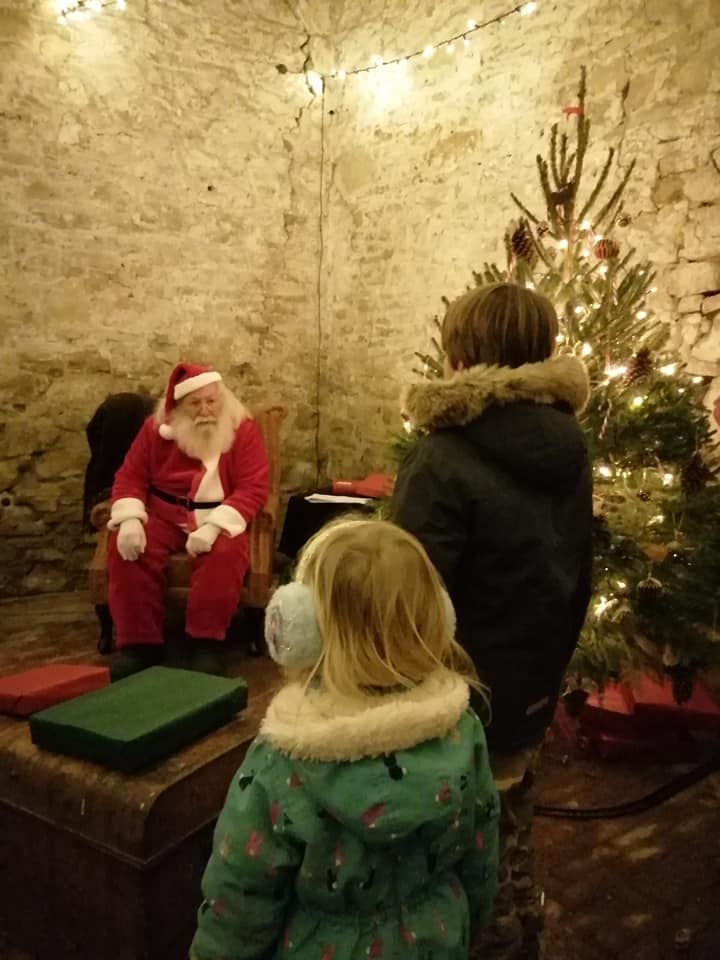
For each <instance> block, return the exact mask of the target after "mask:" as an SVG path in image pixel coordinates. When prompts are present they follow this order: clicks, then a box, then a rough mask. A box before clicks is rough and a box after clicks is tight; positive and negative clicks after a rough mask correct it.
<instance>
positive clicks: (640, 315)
mask: <svg viewBox="0 0 720 960" xmlns="http://www.w3.org/2000/svg"><path fill="white" fill-rule="evenodd" d="M647 315H648V312H647V310H638V312H637V313H636V314H635V316H636V317H637V318H638V320H644V319H645V317H647Z"/></svg>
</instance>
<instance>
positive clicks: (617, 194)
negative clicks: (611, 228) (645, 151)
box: [597, 159, 635, 226]
mask: <svg viewBox="0 0 720 960" xmlns="http://www.w3.org/2000/svg"><path fill="white" fill-rule="evenodd" d="M634 169H635V160H634V159H633V160H631V162H630V164H629V165H628V168H627V170H626V171H625V175H624V176H623V178H622V180H621V181H620V183H619V184H618V185H617V187H616V188H615V191H614V192H613V194H612V196H611V197H610V199H609V200H608V202H607V203H606V204H605V206H604V207H603V208H602V210H601V211H600V213H599V214H598V218H597V222H598V226H602V224H603V223H604V222H605V219H606V217H607V215H608V213H610V211H611V210H612V209H613V208H614V207H615V205H616V204H617V203H618V201H619V200H620V199H621V198H622V195H623V194H624V193H625V187H626V186H627V183H628V180H629V179H630V177H631V175H632V172H633V170H634Z"/></svg>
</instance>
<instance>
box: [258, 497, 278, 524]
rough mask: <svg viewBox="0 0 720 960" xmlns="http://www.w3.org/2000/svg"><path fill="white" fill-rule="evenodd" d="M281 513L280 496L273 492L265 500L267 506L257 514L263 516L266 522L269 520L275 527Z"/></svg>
mask: <svg viewBox="0 0 720 960" xmlns="http://www.w3.org/2000/svg"><path fill="white" fill-rule="evenodd" d="M279 513H280V497H279V496H278V495H277V494H276V493H271V494H269V495H268V498H267V500H266V501H265V506H264V507H263V508H262V510H259V511H258V512H257V514H256V516H257V517H262V519H263V520H264V521H265V522H267V521H269V522H270V526H272V527H275V526H277V518H278V515H279Z"/></svg>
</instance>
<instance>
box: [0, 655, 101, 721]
mask: <svg viewBox="0 0 720 960" xmlns="http://www.w3.org/2000/svg"><path fill="white" fill-rule="evenodd" d="M109 683H110V671H109V670H108V668H107V667H87V666H83V665H82V664H74V663H51V664H49V665H48V666H45V667H33V669H32V670H23V672H22V673H13V674H10V676H6V677H0V713H9V714H12V715H13V716H16V717H27V716H29V715H30V714H31V713H36V712H37V711H38V710H44V709H45V707H52V706H53V705H54V704H56V703H62V702H63V701H64V700H71V699H72V698H73V697H78V696H80V694H81V693H88V692H89V691H90V690H97V689H99V688H100V687H105V686H107V685H108V684H109Z"/></svg>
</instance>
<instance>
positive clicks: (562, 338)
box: [555, 333, 565, 343]
mask: <svg viewBox="0 0 720 960" xmlns="http://www.w3.org/2000/svg"><path fill="white" fill-rule="evenodd" d="M564 340H565V337H564V336H563V335H562V334H561V333H558V335H557V336H556V337H555V343H562V342H563V341H564Z"/></svg>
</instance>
